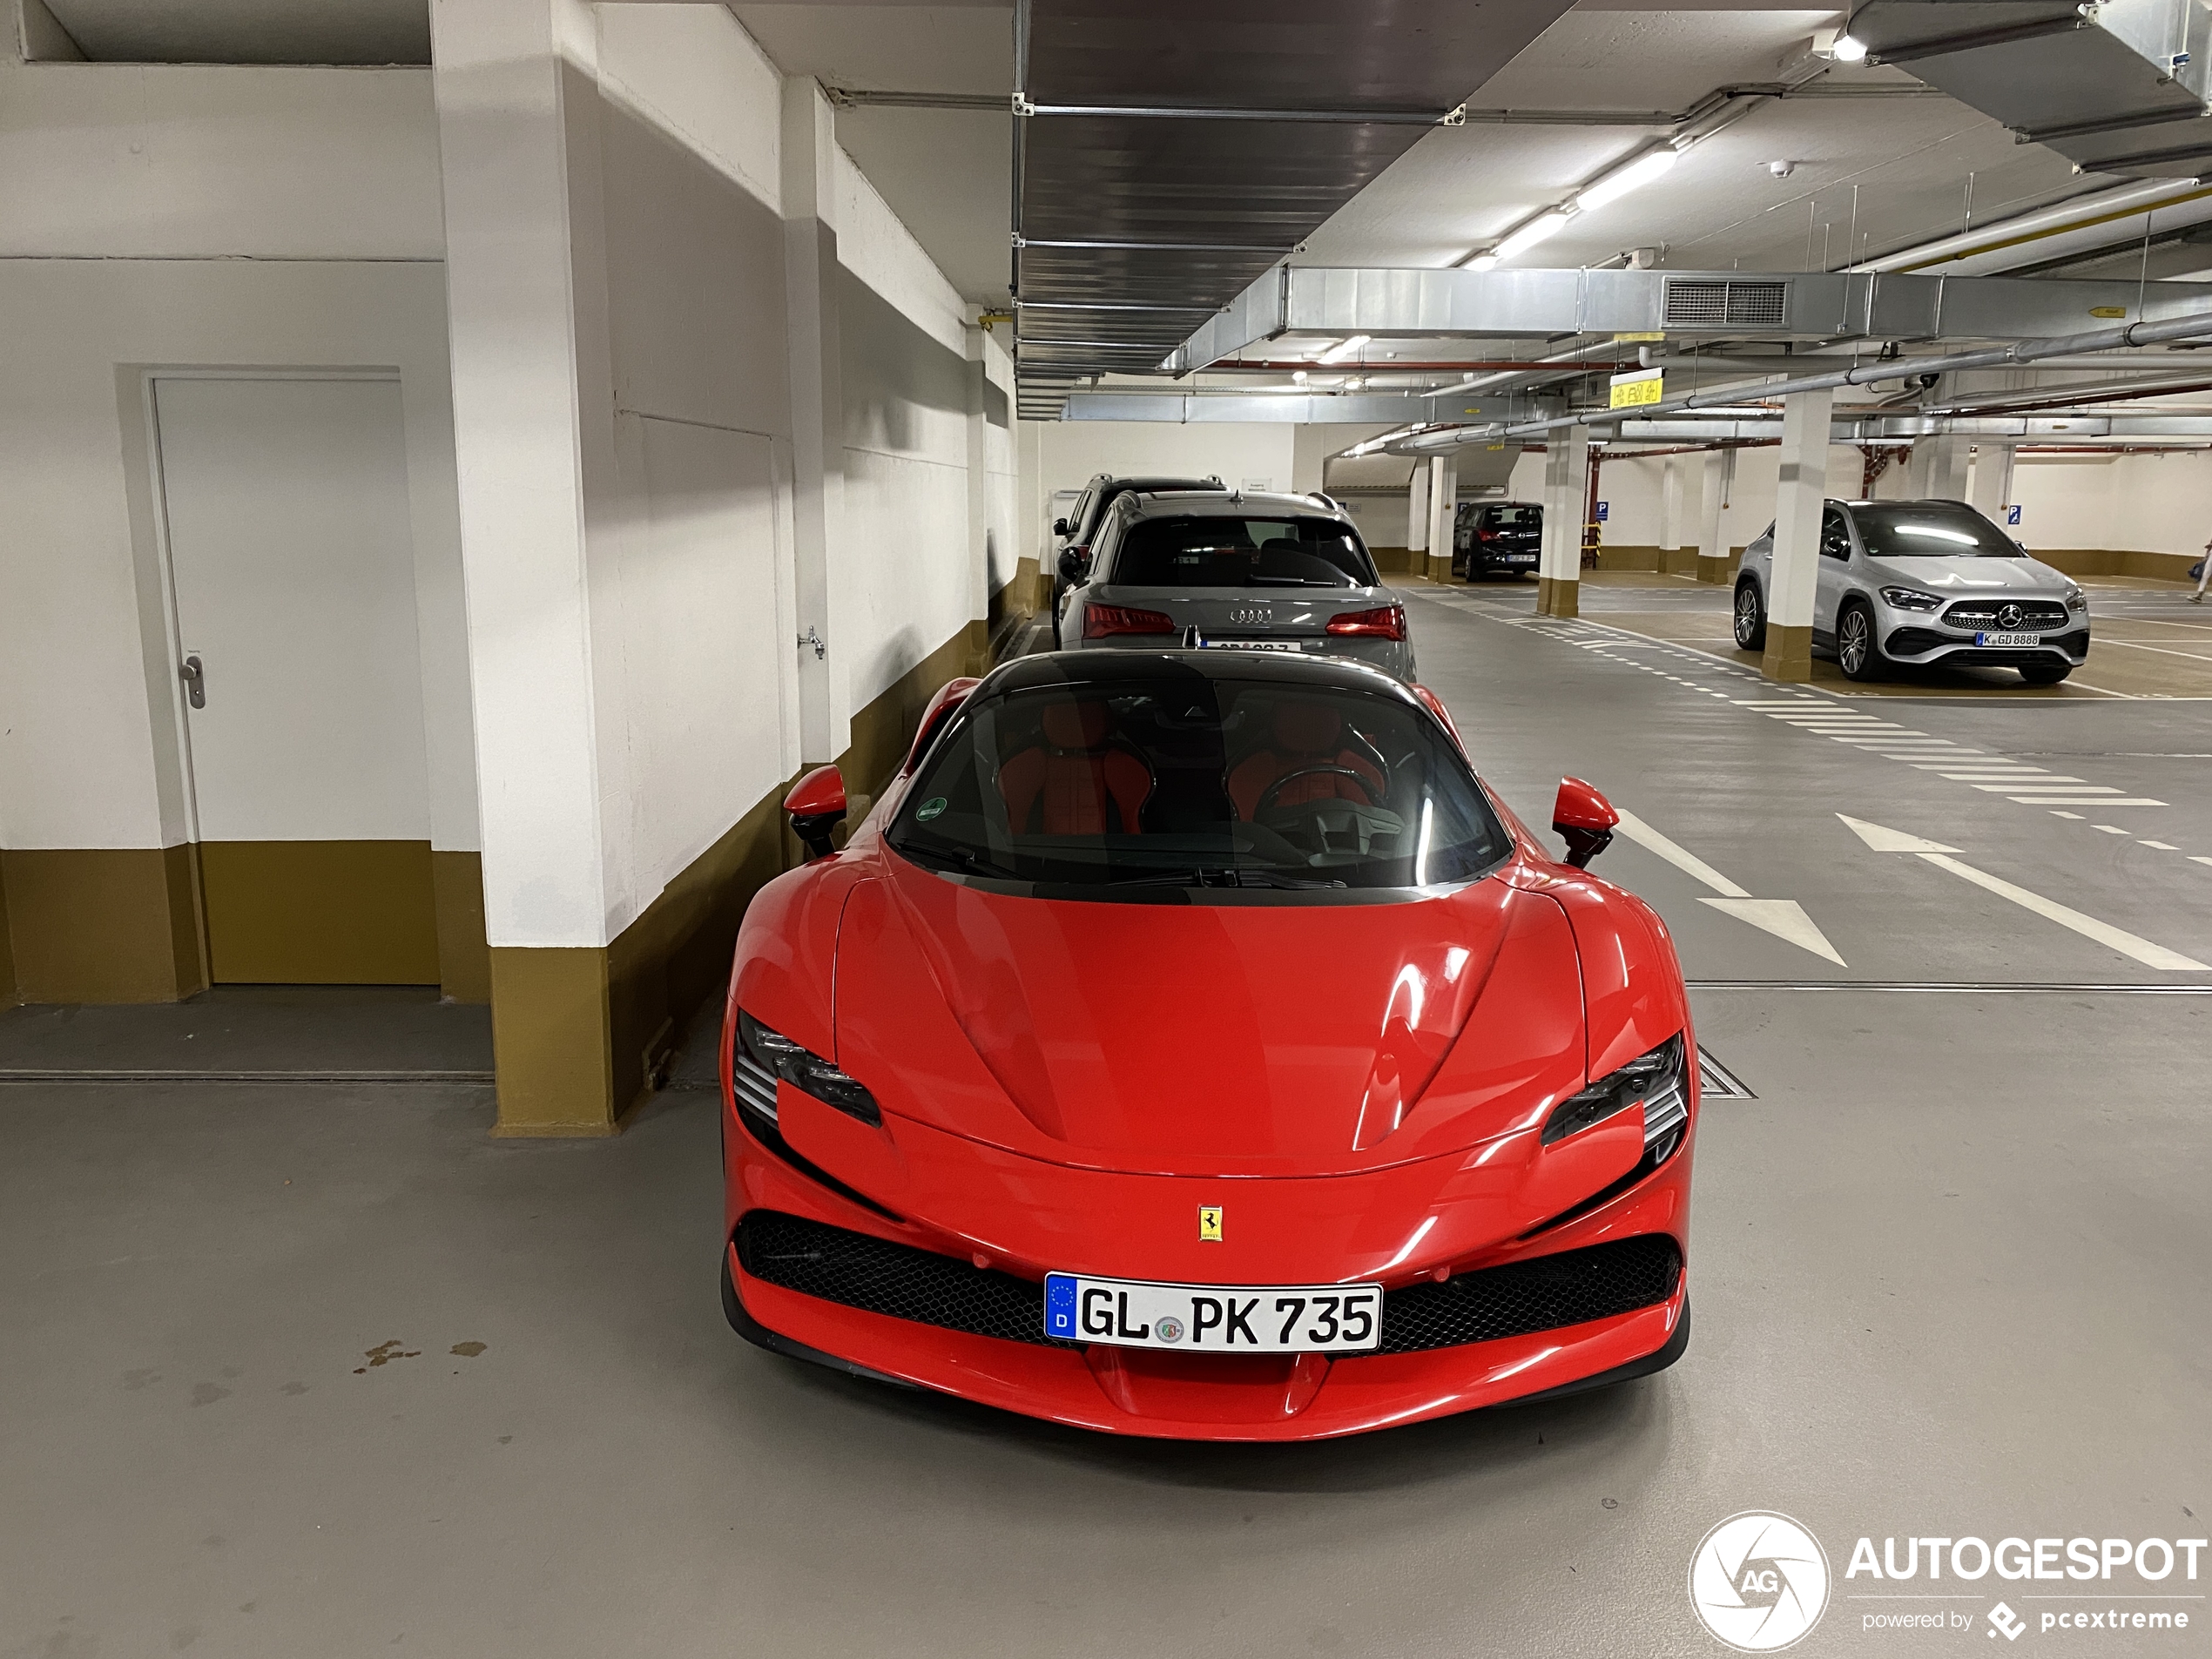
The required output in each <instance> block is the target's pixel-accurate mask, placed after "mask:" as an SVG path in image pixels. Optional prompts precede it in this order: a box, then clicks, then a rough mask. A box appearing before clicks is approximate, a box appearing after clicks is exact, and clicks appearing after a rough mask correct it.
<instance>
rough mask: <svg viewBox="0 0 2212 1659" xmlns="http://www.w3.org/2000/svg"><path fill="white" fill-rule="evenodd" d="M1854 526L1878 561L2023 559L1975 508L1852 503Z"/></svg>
mask: <svg viewBox="0 0 2212 1659" xmlns="http://www.w3.org/2000/svg"><path fill="white" fill-rule="evenodd" d="M1851 522H1852V523H1855V524H1857V525H1858V539H1859V540H1860V541H1861V542H1863V543H1865V545H1866V552H1867V556H1869V557H1870V558H1877V559H1901V558H1939V559H1971V558H1983V559H2024V558H2026V557H2027V554H2026V553H2024V552H2022V551H2021V550H2020V543H2017V542H2015V541H2013V538H2012V537H2011V536H2007V535H2006V534H2005V532H2004V531H2002V530H2000V529H1998V528H1997V526H1995V525H1994V524H1993V523H1990V522H1989V521H1988V520H1987V519H1986V518H1984V517H1983V516H1981V515H1980V514H1979V513H1978V512H1976V511H1974V509H1973V508H1971V507H1966V506H1959V505H1954V504H1952V503H1951V502H1894V503H1892V502H1878V503H1875V504H1873V505H1871V506H1863V507H1862V506H1859V505H1857V504H1854V505H1853V506H1852V508H1851Z"/></svg>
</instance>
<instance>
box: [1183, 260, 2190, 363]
mask: <svg viewBox="0 0 2212 1659" xmlns="http://www.w3.org/2000/svg"><path fill="white" fill-rule="evenodd" d="M2208 311H2212V285H2208V284H2205V283H2200V282H2154V283H2152V284H2150V285H2149V286H2148V288H2147V289H2146V288H2144V287H2141V286H2139V285H2138V284H2136V283H2134V282H2090V281H2078V280H2060V279H2057V278H2027V277H1933V276H1909V275H1903V274H1894V273H1866V272H1856V273H1846V272H1834V273H1831V272H1821V271H1814V272H1797V273H1787V274H1782V273H1777V274H1775V275H1771V276H1757V277H1751V276H1743V275H1738V274H1737V273H1732V272H1726V271H1634V270H1630V271H1565V270H1541V271H1521V270H1514V271H1465V270H1447V271H1440V270H1391V269H1379V270H1359V269H1354V270H1339V269H1333V268H1330V267H1326V266H1285V267H1284V268H1283V269H1281V270H1277V271H1270V272H1268V273H1266V274H1264V276H1262V277H1261V278H1260V280H1258V281H1257V282H1255V283H1254V284H1252V286H1251V287H1249V288H1247V289H1246V290H1245V291H1244V293H1241V294H1239V295H1238V296H1237V299H1236V300H1235V302H1234V303H1233V304H1231V305H1229V306H1227V307H1224V308H1223V310H1222V312H1221V314H1219V315H1218V316H1217V317H1214V318H1212V319H1211V320H1209V321H1208V322H1207V323H1206V324H1205V325H1204V327H1201V328H1199V329H1198V330H1197V332H1196V333H1195V334H1192V335H1191V336H1190V339H1189V340H1188V341H1185V342H1184V345H1183V346H1182V347H1180V348H1179V349H1178V350H1177V353H1176V354H1175V359H1174V362H1173V365H1172V367H1173V368H1175V369H1176V370H1177V372H1179V373H1183V372H1188V371H1190V370H1192V369H1200V368H1205V367H1206V366H1207V365H1208V364H1210V363H1216V362H1219V361H1222V360H1223V359H1224V358H1228V357H1234V356H1236V355H1237V354H1238V353H1240V352H1243V351H1245V350H1248V349H1249V348H1251V347H1253V346H1256V345H1258V343H1259V342H1261V341H1269V340H1274V339H1276V338H1278V336H1281V335H1284V334H1303V335H1314V336H1319V335H1338V336H1342V335H1346V334H1366V335H1369V336H1370V337H1372V338H1374V339H1377V340H1387V339H1391V338H1393V337H1395V338H1398V339H1410V340H1421V339H1436V338H1439V337H1444V336H1470V337H1476V338H1480V337H1483V336H1488V337H1490V338H1494V339H1503V340H1514V339H1524V340H1525V339H1541V338H1547V337H1565V336H1568V335H1579V334H1650V333H1657V332H1661V331H1663V332H1665V333H1666V334H1670V335H1675V336H1677V337H1681V338H1684V339H1691V338H1695V337H1696V336H1697V335H1700V334H1714V335H1721V336H1724V337H1729V338H1740V337H1745V336H1749V337H1752V338H1760V337H1764V338H1766V339H1770V340H1852V339H1872V340H1914V341H1930V340H2030V339H2040V338H2045V337H2047V336H2054V335H2060V334H2074V333H2076V332H2078V331H2080V329H2082V328H2084V327H2088V326H2089V325H2090V324H2092V323H2094V322H2096V321H2099V320H2110V321H2114V322H2137V321H2160V320H2167V319H2169V318H2173V317H2177V316H2184V315H2187V316H2195V315H2197V314H2202V313H2204V312H2208ZM1402 367H1413V365H1403V366H1402ZM1533 367H1534V365H1532V368H1533Z"/></svg>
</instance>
